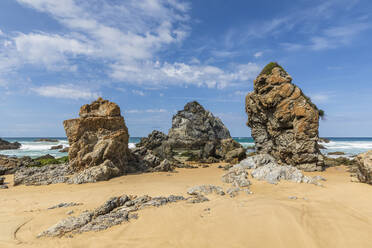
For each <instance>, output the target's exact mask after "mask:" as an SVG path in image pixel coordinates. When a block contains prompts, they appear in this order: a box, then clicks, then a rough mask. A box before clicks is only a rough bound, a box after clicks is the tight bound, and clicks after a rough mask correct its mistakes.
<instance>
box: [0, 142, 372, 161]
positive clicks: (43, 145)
mask: <svg viewBox="0 0 372 248" xmlns="http://www.w3.org/2000/svg"><path fill="white" fill-rule="evenodd" d="M49 138H51V139H58V142H35V140H36V139H39V137H32V138H3V139H4V140H7V141H10V142H15V141H17V142H19V143H21V144H22V147H21V148H20V149H18V150H3V151H0V154H4V155H9V156H17V157H22V156H30V157H33V158H35V157H39V156H42V155H45V154H50V155H52V156H55V157H63V156H67V153H61V152H58V150H49V149H50V147H51V146H55V145H63V147H67V146H68V141H67V139H66V137H49ZM140 139H141V137H130V139H129V147H130V148H133V147H134V146H135V144H136V143H138V142H139V141H140ZM234 139H235V140H236V141H237V142H239V143H240V144H242V145H243V146H244V147H248V146H252V145H254V141H253V139H252V138H251V137H234ZM328 139H330V140H331V142H330V143H322V145H324V146H325V147H326V148H327V149H326V150H322V152H323V153H324V154H327V153H328V152H335V151H341V152H344V153H346V155H347V156H352V155H356V154H359V153H361V152H365V151H368V150H372V138H340V137H330V138H328Z"/></svg>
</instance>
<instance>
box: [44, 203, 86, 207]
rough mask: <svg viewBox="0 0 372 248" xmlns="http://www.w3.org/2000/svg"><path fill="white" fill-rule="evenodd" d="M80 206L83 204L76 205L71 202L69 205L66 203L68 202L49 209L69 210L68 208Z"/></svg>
mask: <svg viewBox="0 0 372 248" xmlns="http://www.w3.org/2000/svg"><path fill="white" fill-rule="evenodd" d="M78 205H82V204H81V203H75V202H69V203H66V202H62V203H59V204H57V205H55V206H53V207H50V208H48V209H55V208H67V207H73V206H78Z"/></svg>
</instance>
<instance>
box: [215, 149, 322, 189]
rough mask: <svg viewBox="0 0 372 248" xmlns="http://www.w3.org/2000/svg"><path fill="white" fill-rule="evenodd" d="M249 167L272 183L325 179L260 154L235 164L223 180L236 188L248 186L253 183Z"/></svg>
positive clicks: (316, 182) (314, 182)
mask: <svg viewBox="0 0 372 248" xmlns="http://www.w3.org/2000/svg"><path fill="white" fill-rule="evenodd" d="M248 169H252V171H251V176H252V177H253V178H255V179H258V180H263V181H266V182H268V183H271V184H277V183H278V182H279V181H281V180H287V181H292V182H296V183H310V184H315V185H319V186H320V185H321V183H320V181H325V179H324V178H322V177H320V176H314V177H309V176H305V175H304V174H303V173H302V171H301V170H299V169H297V168H296V167H293V166H289V165H279V164H278V163H277V162H276V160H275V159H274V158H273V157H272V156H271V155H269V154H258V155H255V156H251V157H248V158H246V159H244V160H242V161H241V162H240V163H239V164H236V165H234V166H233V167H231V168H230V169H229V171H228V172H227V173H226V174H225V175H223V176H222V181H223V182H226V183H232V184H233V186H234V187H236V188H242V187H248V186H249V185H250V184H251V183H250V181H249V180H248Z"/></svg>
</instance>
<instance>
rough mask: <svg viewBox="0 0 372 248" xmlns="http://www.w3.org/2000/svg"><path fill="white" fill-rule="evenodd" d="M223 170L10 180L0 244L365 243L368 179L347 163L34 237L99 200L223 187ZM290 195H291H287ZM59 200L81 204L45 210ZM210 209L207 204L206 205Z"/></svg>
mask: <svg viewBox="0 0 372 248" xmlns="http://www.w3.org/2000/svg"><path fill="white" fill-rule="evenodd" d="M224 173H225V171H223V170H222V169H219V168H217V165H213V166H211V167H209V168H198V169H178V170H177V173H148V174H140V175H129V176H122V177H119V178H114V179H112V180H110V181H107V182H100V183H95V184H84V185H67V184H57V185H49V186H17V187H13V186H12V185H11V184H10V185H9V189H8V190H0V199H1V204H0V247H1V248H3V247H4V248H5V247H35V248H36V247H159V248H160V247H161V248H164V247H188V248H189V247H198V248H199V247H211V248H212V247H213V248H215V247H258V248H260V247H277V248H280V247H286V248H292V247H293V248H295V247H296V248H298V247H324V248H331V247H337V248H342V247H371V246H372V186H370V185H367V184H360V183H352V182H350V177H349V173H347V172H346V167H336V168H330V169H328V170H326V171H325V172H321V173H307V174H309V175H322V176H323V177H325V178H327V179H328V181H326V182H324V183H323V184H324V187H318V186H314V185H308V184H297V183H291V182H281V183H279V184H278V185H271V184H268V183H265V182H260V181H256V180H253V179H251V182H252V183H253V185H252V186H251V188H250V189H251V191H253V193H254V194H252V195H247V194H245V193H243V192H241V193H240V195H239V196H237V197H235V198H230V197H229V196H218V195H208V196H207V197H208V198H209V199H210V201H208V202H204V203H200V204H189V203H186V202H178V203H174V204H168V205H165V206H162V207H159V208H146V209H144V210H141V211H139V212H138V215H139V218H138V219H137V220H131V221H130V222H127V223H123V224H121V225H118V226H114V227H112V228H109V229H107V230H104V231H101V232H88V233H83V234H77V235H74V236H73V237H72V238H69V237H62V238H40V239H38V238H36V236H37V235H38V234H39V233H40V232H42V231H44V230H46V229H47V228H49V227H50V226H51V225H54V224H55V223H57V222H58V221H59V220H61V219H63V218H66V217H68V216H69V215H67V212H68V211H70V210H74V214H72V215H73V216H74V215H77V214H79V213H81V212H82V211H84V210H90V209H94V208H96V207H98V206H99V205H101V204H102V203H103V202H105V201H106V200H108V199H109V198H110V197H112V196H119V195H122V194H132V195H144V194H148V195H150V196H168V195H171V194H175V195H184V196H186V191H187V189H188V188H189V187H192V186H196V185H201V184H213V185H219V186H222V187H223V188H224V189H225V190H226V189H227V188H229V185H228V184H224V183H222V181H221V176H222V175H223V174H224ZM11 181H12V176H6V182H11ZM290 196H296V197H297V199H296V200H293V199H289V197H290ZM61 202H78V203H82V204H83V205H79V206H75V207H68V208H58V209H52V210H48V209H47V208H49V207H51V206H54V205H56V204H58V203H61ZM208 209H210V210H208Z"/></svg>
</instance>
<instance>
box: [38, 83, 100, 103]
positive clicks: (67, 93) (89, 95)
mask: <svg viewBox="0 0 372 248" xmlns="http://www.w3.org/2000/svg"><path fill="white" fill-rule="evenodd" d="M31 90H32V91H33V92H36V93H37V94H39V95H41V96H45V97H52V98H67V99H74V100H80V99H83V100H90V99H94V98H98V97H99V95H100V94H99V93H98V92H92V91H90V90H89V89H86V88H80V87H77V86H74V85H72V84H62V85H54V86H41V87H38V88H32V89H31Z"/></svg>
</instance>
